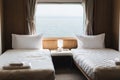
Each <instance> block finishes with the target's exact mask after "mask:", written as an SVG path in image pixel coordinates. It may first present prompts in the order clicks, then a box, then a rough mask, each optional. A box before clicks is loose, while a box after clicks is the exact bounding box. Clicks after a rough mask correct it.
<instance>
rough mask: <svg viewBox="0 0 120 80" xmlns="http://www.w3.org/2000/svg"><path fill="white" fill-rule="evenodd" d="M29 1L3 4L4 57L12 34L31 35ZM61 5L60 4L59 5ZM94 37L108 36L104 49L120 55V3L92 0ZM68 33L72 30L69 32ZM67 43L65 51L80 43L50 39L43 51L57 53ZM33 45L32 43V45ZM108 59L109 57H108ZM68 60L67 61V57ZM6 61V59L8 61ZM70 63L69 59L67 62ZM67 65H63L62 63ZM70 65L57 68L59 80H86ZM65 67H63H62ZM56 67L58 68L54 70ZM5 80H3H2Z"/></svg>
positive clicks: (0, 45)
mask: <svg viewBox="0 0 120 80" xmlns="http://www.w3.org/2000/svg"><path fill="white" fill-rule="evenodd" d="M62 1H63V2H62V3H63V4H64V3H67V4H68V3H69V1H71V2H70V3H73V4H76V3H79V0H75V1H77V2H74V0H73V1H72V0H65V1H67V2H64V0H62ZM26 3H27V0H0V53H1V54H3V53H4V52H5V51H6V50H9V49H12V37H11V34H20V35H28V33H29V31H28V22H27V20H26V17H27V11H26ZM40 3H49V4H51V3H55V4H57V3H58V4H59V0H58V2H57V0H53V1H52V2H49V0H48V2H47V0H41V1H40ZM60 3H61V2H60ZM93 3H94V5H93V22H92V24H93V25H92V31H93V35H98V34H101V33H105V48H111V49H114V50H116V51H118V52H119V50H120V39H119V37H120V29H119V28H120V0H93ZM68 30H69V29H68ZM58 39H62V40H63V41H64V44H63V48H64V49H76V48H77V46H78V45H77V40H76V39H75V38H73V37H49V38H43V43H42V46H43V49H49V50H55V49H57V40H58ZM31 44H32V43H31ZM108 55H109V54H108ZM64 58H65V59H66V60H67V57H64ZM64 58H58V62H56V61H54V62H53V63H54V64H55V63H57V64H56V66H58V67H60V61H62V60H64ZM6 59H7V58H6ZM68 61H69V59H68ZM63 62H64V61H63ZM65 64H67V65H66V66H68V65H69V64H71V63H67V62H65V63H64V64H62V68H55V78H56V80H87V78H86V77H85V76H84V75H83V73H81V71H80V70H78V68H77V67H76V66H75V65H74V64H73V62H72V65H73V67H74V69H71V68H70V69H69V68H68V67H66V66H65ZM63 65H64V66H63ZM54 67H55V66H54ZM0 80H2V79H0ZM37 80H38V79H37ZM98 80H99V79H98ZM100 80H101V79H100Z"/></svg>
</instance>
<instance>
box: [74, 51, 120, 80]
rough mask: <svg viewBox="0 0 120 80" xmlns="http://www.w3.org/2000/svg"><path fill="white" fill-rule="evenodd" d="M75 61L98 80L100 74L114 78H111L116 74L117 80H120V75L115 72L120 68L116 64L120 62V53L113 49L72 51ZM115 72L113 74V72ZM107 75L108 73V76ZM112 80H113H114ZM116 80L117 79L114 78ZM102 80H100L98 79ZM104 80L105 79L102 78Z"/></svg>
mask: <svg viewBox="0 0 120 80" xmlns="http://www.w3.org/2000/svg"><path fill="white" fill-rule="evenodd" d="M72 53H73V58H74V61H75V62H76V63H77V64H78V65H79V66H80V67H81V68H82V69H83V70H84V71H85V72H86V73H87V74H88V76H90V77H91V78H92V79H94V80H96V74H97V72H99V73H100V74H99V76H100V75H102V76H105V77H112V78H113V77H114V76H110V75H111V74H114V75H115V76H117V77H116V78H117V79H118V78H119V79H120V77H119V76H120V74H118V73H117V72H116V73H114V71H119V73H120V66H117V65H116V64H115V62H116V59H117V61H118V60H120V53H119V52H118V51H115V50H113V49H72ZM110 71H111V72H112V71H113V73H111V72H110ZM105 73H107V75H109V76H107V75H106V74H105ZM112 78H111V80H112ZM114 78H115V77H114ZM97 80H100V79H97ZM102 80H104V79H103V77H102Z"/></svg>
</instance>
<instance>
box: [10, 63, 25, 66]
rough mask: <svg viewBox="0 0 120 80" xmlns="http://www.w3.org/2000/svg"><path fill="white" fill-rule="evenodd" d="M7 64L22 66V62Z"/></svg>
mask: <svg viewBox="0 0 120 80" xmlns="http://www.w3.org/2000/svg"><path fill="white" fill-rule="evenodd" d="M9 66H23V63H10V64H9Z"/></svg>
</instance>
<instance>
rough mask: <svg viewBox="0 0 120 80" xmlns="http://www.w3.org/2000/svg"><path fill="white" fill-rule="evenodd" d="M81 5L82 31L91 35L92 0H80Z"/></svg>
mask: <svg viewBox="0 0 120 80" xmlns="http://www.w3.org/2000/svg"><path fill="white" fill-rule="evenodd" d="M82 5H83V7H84V32H85V34H87V35H92V34H93V7H94V0H82Z"/></svg>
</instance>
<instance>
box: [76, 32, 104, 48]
mask: <svg viewBox="0 0 120 80" xmlns="http://www.w3.org/2000/svg"><path fill="white" fill-rule="evenodd" d="M76 37H77V42H78V48H84V49H98V48H100V49H101V48H105V45H104V39H105V34H104V33H103V34H99V35H92V36H91V35H86V36H81V35H76Z"/></svg>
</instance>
